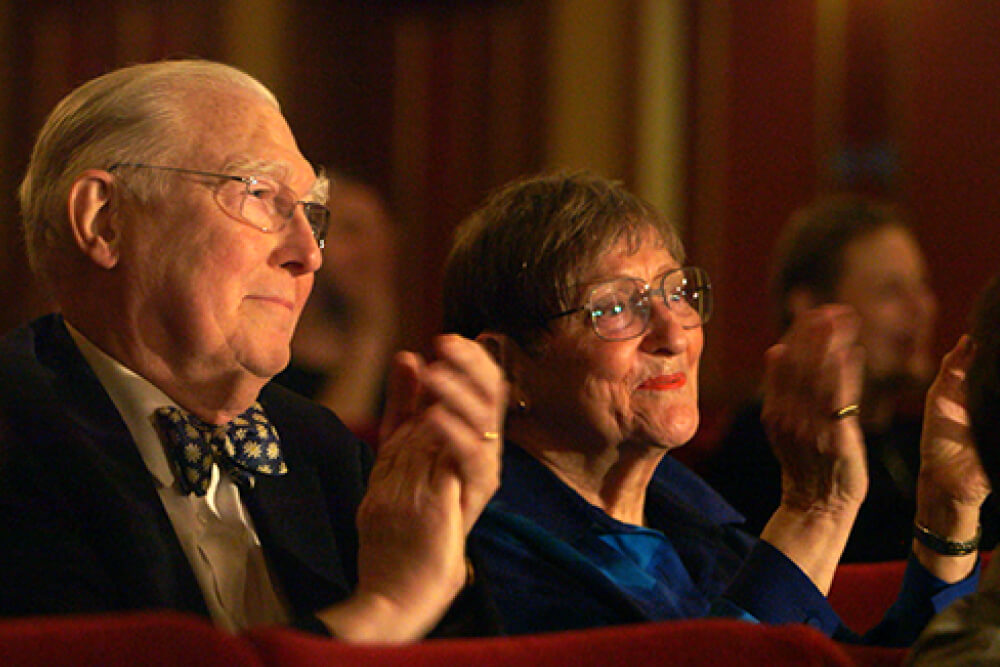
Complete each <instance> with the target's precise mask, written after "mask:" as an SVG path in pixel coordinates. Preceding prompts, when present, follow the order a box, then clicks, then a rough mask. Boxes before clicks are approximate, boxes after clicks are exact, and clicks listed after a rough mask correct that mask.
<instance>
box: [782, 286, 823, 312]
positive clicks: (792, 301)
mask: <svg viewBox="0 0 1000 667" xmlns="http://www.w3.org/2000/svg"><path fill="white" fill-rule="evenodd" d="M785 303H786V304H787V306H788V314H789V315H790V316H791V318H792V319H795V318H796V317H798V316H799V315H801V314H802V313H804V312H806V311H807V310H809V309H811V308H815V307H816V306H818V305H819V304H820V301H819V299H817V298H816V295H815V294H814V293H813V291H812V290H810V289H807V288H805V287H796V288H794V289H792V290H791V291H789V292H788V296H787V297H785Z"/></svg>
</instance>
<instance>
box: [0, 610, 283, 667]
mask: <svg viewBox="0 0 1000 667" xmlns="http://www.w3.org/2000/svg"><path fill="white" fill-rule="evenodd" d="M0 595H2V592H0ZM0 665H4V667H60V666H62V665H66V666H67V667H68V666H70V665H72V667H136V666H138V665H142V667H174V666H178V667H179V666H181V665H183V666H184V667H264V663H263V662H261V660H260V658H259V657H258V655H257V653H256V652H255V651H254V649H253V646H252V645H250V644H249V643H248V642H246V641H245V640H244V639H242V638H239V637H234V636H232V635H228V634H225V633H224V632H222V631H220V630H217V629H215V628H214V627H213V626H212V625H211V624H210V623H209V622H208V621H206V620H203V619H201V618H198V617H195V616H186V615H183V614H178V613H175V612H143V613H137V614H122V615H115V616H96V615H95V616H46V617H38V618H22V619H14V620H4V621H0Z"/></svg>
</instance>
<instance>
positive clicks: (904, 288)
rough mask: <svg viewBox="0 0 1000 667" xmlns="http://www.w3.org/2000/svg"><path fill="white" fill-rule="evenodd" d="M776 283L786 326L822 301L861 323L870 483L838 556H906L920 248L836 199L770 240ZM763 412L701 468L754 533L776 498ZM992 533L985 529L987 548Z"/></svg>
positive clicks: (742, 418) (756, 404)
mask: <svg viewBox="0 0 1000 667" xmlns="http://www.w3.org/2000/svg"><path fill="white" fill-rule="evenodd" d="M772 281H773V285H772V286H773V292H774V300H775V302H776V303H777V305H778V307H779V309H780V318H781V325H782V328H783V329H787V328H788V327H789V326H790V325H791V323H792V321H793V319H794V318H795V316H796V315H797V314H799V313H802V312H805V311H806V310H808V309H809V308H813V307H815V306H817V305H819V304H822V303H842V304H847V305H848V306H850V307H851V308H852V309H853V310H854V312H856V313H857V315H858V317H859V318H860V324H861V328H860V331H859V334H858V341H859V343H860V344H861V346H862V347H864V349H865V374H864V388H863V391H862V400H861V426H862V428H863V429H864V434H865V443H866V445H867V452H868V470H869V489H868V495H867V497H866V498H865V501H864V503H863V504H862V506H861V509H860V511H859V513H858V519H857V522H856V523H855V525H854V529H853V531H852V533H851V537H850V539H849V540H848V543H847V547H846V549H845V551H844V562H868V561H885V560H898V559H903V558H906V557H907V554H908V553H909V552H910V542H911V537H912V536H911V534H910V532H911V531H910V528H909V518H911V517H912V516H913V512H914V510H915V509H916V486H917V474H918V471H919V465H920V451H919V449H920V448H919V444H920V429H921V410H920V398H921V397H922V395H923V392H924V391H925V390H926V388H927V385H928V384H929V382H930V380H931V378H932V377H933V375H934V369H935V363H934V360H933V357H932V350H931V346H932V343H933V336H934V325H935V320H936V316H937V300H936V297H935V295H934V293H933V292H932V290H931V286H930V280H929V278H928V275H927V266H926V262H925V260H924V255H923V253H922V252H921V250H920V246H919V245H918V244H917V240H916V238H915V237H914V234H913V232H912V231H911V229H910V227H909V225H908V224H907V222H906V220H905V217H904V216H903V214H902V213H901V212H900V211H899V210H898V209H897V208H896V207H894V206H892V205H890V204H888V203H886V202H882V201H878V200H875V199H872V198H869V197H865V196H860V195H850V194H842V195H834V196H830V197H827V198H823V199H820V200H818V201H817V202H815V203H814V204H812V205H810V206H808V207H805V208H803V209H800V210H799V211H797V212H796V213H794V214H793V215H792V217H791V219H790V220H789V223H788V225H786V227H785V228H784V229H783V230H782V233H781V235H780V236H779V239H778V243H777V245H776V259H775V263H774V267H773V275H772ZM760 412H761V402H760V400H756V401H752V402H750V403H749V404H747V405H745V406H743V407H741V408H740V409H739V410H738V411H737V413H736V415H735V417H734V419H733V421H732V423H731V425H730V427H729V429H728V430H727V432H726V434H725V435H724V437H723V439H722V441H721V443H720V445H719V447H718V448H717V449H715V450H714V452H713V454H712V456H711V457H710V458H709V460H707V461H706V462H705V463H704V464H703V466H702V468H701V469H702V470H703V472H704V475H705V478H706V480H707V481H708V482H709V483H710V484H711V485H712V486H713V488H715V489H716V490H718V491H719V492H720V493H722V495H723V496H724V497H725V498H726V500H728V501H729V502H730V503H731V504H732V505H733V506H734V507H735V508H736V509H737V510H738V511H740V513H742V514H743V515H744V516H745V517H746V518H747V529H748V530H750V531H752V532H755V533H759V532H760V531H761V530H762V529H763V528H764V525H765V524H766V523H767V521H768V519H769V518H770V516H771V514H772V513H773V512H774V508H775V507H777V505H778V502H779V501H780V498H781V471H780V467H779V465H778V461H777V459H776V458H775V456H774V454H773V453H772V451H771V445H770V443H769V442H768V438H767V434H766V433H765V429H764V426H763V424H762V423H761V420H760ZM995 540H996V531H995V529H994V528H993V526H987V534H986V535H985V536H984V544H986V545H992V544H994V543H995Z"/></svg>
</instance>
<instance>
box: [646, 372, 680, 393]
mask: <svg viewBox="0 0 1000 667" xmlns="http://www.w3.org/2000/svg"><path fill="white" fill-rule="evenodd" d="M686 384H687V375H685V374H684V373H671V374H670V375H658V376H656V377H655V378H649V379H648V380H646V381H645V382H643V383H642V384H640V385H639V389H646V390H648V391H671V390H673V389H680V388H681V387H683V386H684V385H686Z"/></svg>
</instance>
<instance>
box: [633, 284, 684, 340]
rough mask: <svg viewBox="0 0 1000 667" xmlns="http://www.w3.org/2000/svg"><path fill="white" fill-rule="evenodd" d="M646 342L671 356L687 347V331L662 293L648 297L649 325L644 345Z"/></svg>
mask: <svg viewBox="0 0 1000 667" xmlns="http://www.w3.org/2000/svg"><path fill="white" fill-rule="evenodd" d="M646 342H648V343H649V345H651V346H652V347H654V348H656V349H664V350H666V351H668V352H670V353H672V354H679V353H681V352H683V351H684V350H685V349H687V346H688V330H687V329H685V328H684V326H683V325H682V324H681V321H680V319H679V318H678V317H677V314H676V313H674V311H672V310H671V309H670V307H669V306H668V305H667V302H666V300H665V299H664V298H663V294H662V293H660V294H650V295H649V325H648V327H647V330H646V337H645V341H644V343H646Z"/></svg>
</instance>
